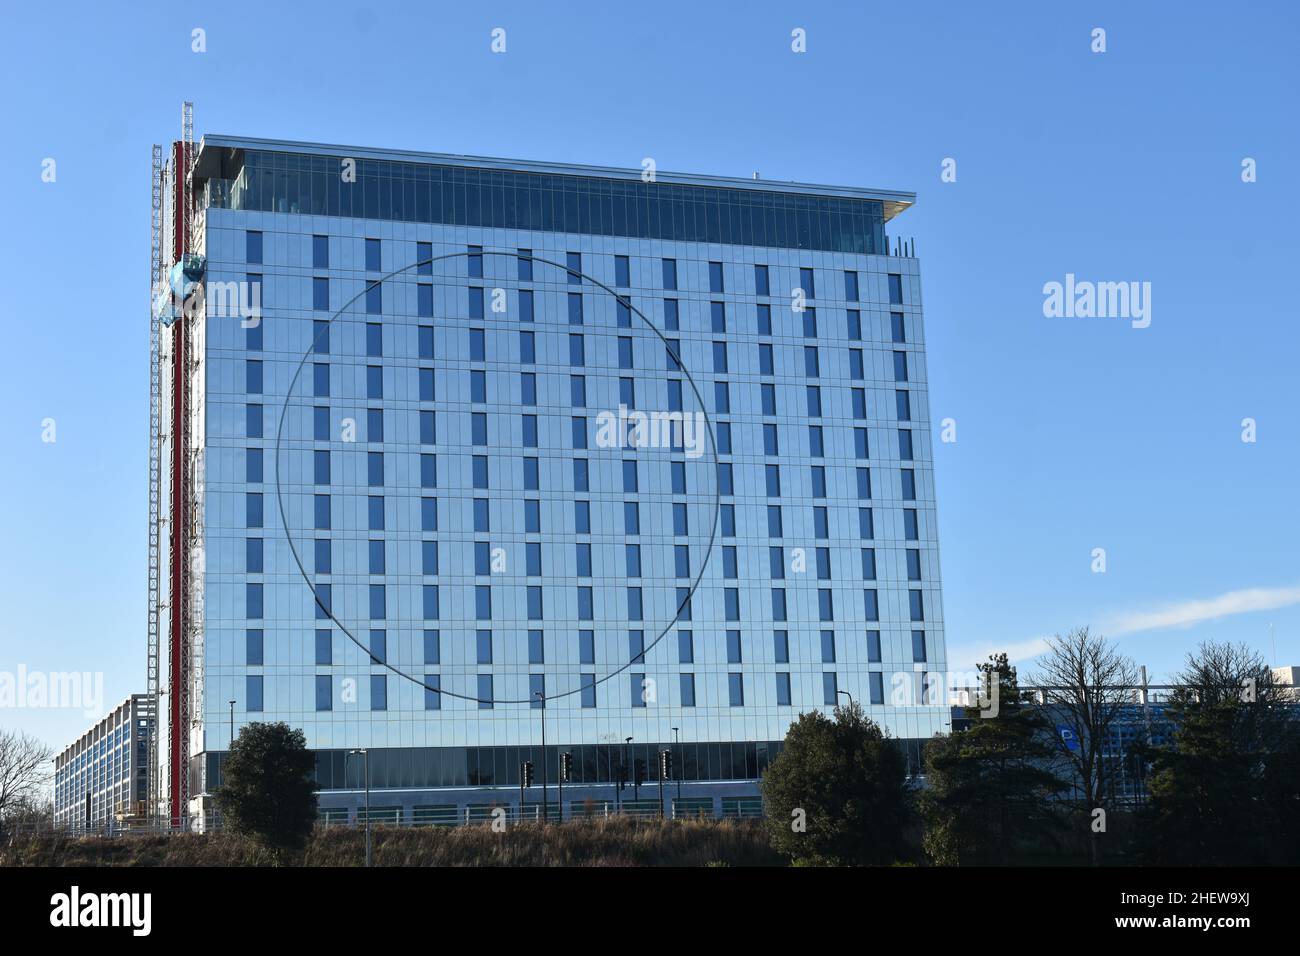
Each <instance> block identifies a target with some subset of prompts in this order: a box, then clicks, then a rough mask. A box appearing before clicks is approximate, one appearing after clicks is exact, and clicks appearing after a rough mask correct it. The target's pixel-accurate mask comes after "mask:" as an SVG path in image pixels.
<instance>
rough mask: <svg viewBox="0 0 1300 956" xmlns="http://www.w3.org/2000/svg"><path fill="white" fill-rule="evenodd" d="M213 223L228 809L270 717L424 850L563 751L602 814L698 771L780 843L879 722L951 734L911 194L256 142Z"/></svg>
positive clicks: (202, 745) (234, 167) (204, 792)
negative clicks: (404, 825)
mask: <svg viewBox="0 0 1300 956" xmlns="http://www.w3.org/2000/svg"><path fill="white" fill-rule="evenodd" d="M193 188H194V189H195V191H196V195H197V196H198V197H199V200H198V201H199V209H198V211H197V213H196V216H197V221H196V223H195V228H194V230H193V231H192V235H194V236H195V237H196V241H195V247H194V249H193V251H194V252H196V253H198V254H199V255H201V256H203V257H204V266H205V269H206V274H205V276H204V278H205V281H206V288H207V319H206V323H205V326H206V328H205V329H204V332H203V338H202V340H201V341H200V342H199V344H198V346H197V347H198V350H199V351H198V353H197V354H198V358H197V361H196V362H195V368H196V369H197V371H196V372H195V373H194V375H195V376H197V379H196V380H197V381H198V386H197V390H196V392H195V395H196V400H195V401H196V404H197V405H198V406H199V407H197V408H195V409H194V412H195V415H196V419H195V420H196V421H198V422H200V423H201V424H200V425H199V426H198V427H197V429H196V436H197V437H196V438H195V446H196V448H198V449H199V450H200V451H201V462H202V465H201V469H202V470H201V481H200V482H199V488H198V491H197V494H198V495H199V501H200V502H201V507H200V509H199V511H200V514H199V516H198V519H197V520H199V521H201V522H202V538H203V549H202V567H201V570H200V571H199V572H198V573H199V580H198V582H197V585H196V586H197V587H198V589H199V590H200V591H201V592H202V600H201V609H202V632H201V635H202V636H201V643H197V644H196V645H195V646H194V647H193V648H192V652H193V654H194V655H195V660H194V680H195V681H196V689H195V693H196V697H195V710H194V714H193V724H194V726H193V728H192V730H193V732H192V734H191V737H190V740H191V746H190V784H189V791H190V794H191V795H192V798H193V799H192V801H191V804H190V806H191V808H192V809H193V810H196V811H197V810H203V809H205V808H206V807H207V806H208V800H209V795H210V793H211V791H212V789H213V787H214V786H215V785H217V784H218V782H219V779H220V773H221V766H222V757H223V754H224V752H225V751H226V749H227V747H228V746H229V742H230V734H231V728H232V727H233V728H234V730H235V732H236V733H237V732H238V730H239V728H240V727H241V726H244V725H246V724H247V723H249V722H251V721H273V720H274V721H284V722H286V723H288V724H290V725H292V726H294V727H299V728H301V729H302V730H303V731H304V733H305V734H306V738H307V741H308V744H309V746H310V747H311V748H312V749H313V750H314V751H315V752H316V755H317V778H318V782H319V784H320V787H321V806H322V811H323V813H325V815H326V816H327V817H331V818H335V819H344V818H347V816H348V814H349V812H355V810H356V808H357V807H358V805H359V804H360V802H361V795H360V791H361V787H362V766H363V765H362V760H361V758H360V756H359V755H357V756H354V757H352V758H351V759H349V751H353V750H359V749H364V750H366V751H367V759H368V763H369V773H370V783H371V788H372V797H371V802H372V805H373V806H374V807H375V810H374V813H375V816H376V817H377V818H388V819H393V818H396V817H398V816H400V817H401V818H402V819H403V820H408V821H415V822H438V821H444V820H448V819H451V818H453V817H455V816H460V817H464V816H465V815H469V816H470V817H471V818H472V817H473V816H474V815H475V814H482V813H484V812H486V808H488V807H490V806H491V805H493V804H495V803H502V804H510V803H513V802H516V801H517V800H518V784H519V774H520V764H521V762H522V761H524V760H529V759H531V760H532V761H533V763H534V765H535V774H536V780H537V782H538V783H540V781H541V779H542V776H543V766H542V759H543V757H542V750H541V746H540V744H541V739H542V733H543V722H545V737H546V741H547V764H546V767H545V772H546V775H547V777H548V778H549V780H550V782H551V784H552V789H551V791H550V796H551V800H552V802H554V800H555V799H556V795H555V790H554V783H555V781H556V778H557V773H558V763H559V754H561V753H566V752H567V753H569V754H571V755H572V760H573V774H572V778H571V780H570V782H569V783H568V784H566V788H565V803H566V808H565V811H566V814H567V813H569V812H580V811H582V810H584V809H585V810H590V809H591V808H592V807H595V808H596V809H597V810H599V809H600V808H601V807H602V806H604V805H605V804H606V803H607V802H608V803H612V802H613V801H615V800H623V801H629V802H630V801H637V800H642V801H643V800H644V799H646V798H649V797H651V796H657V790H656V789H645V787H646V786H650V787H652V788H654V787H655V785H656V782H657V779H658V764H659V759H658V753H659V751H661V750H669V751H670V752H672V754H673V771H674V776H675V777H680V778H681V796H680V801H681V803H680V804H679V809H689V810H694V811H699V810H709V811H713V812H723V811H724V810H725V811H726V812H728V813H732V812H742V813H743V812H747V811H749V810H752V809H753V808H754V807H755V800H756V795H757V793H758V790H757V779H758V777H759V776H760V774H761V772H762V770H763V769H764V767H765V766H766V764H767V763H768V761H770V760H771V759H772V757H773V756H774V755H775V754H776V753H777V752H778V751H779V748H780V741H781V740H782V738H783V736H784V734H785V732H786V730H787V728H788V726H789V725H790V723H791V721H792V720H794V719H795V718H796V717H797V716H798V715H799V714H800V713H801V712H805V711H808V710H812V709H818V710H827V711H829V709H830V708H832V707H833V706H834V705H835V704H836V703H843V702H844V701H845V700H846V699H847V697H849V696H851V697H852V698H853V699H854V700H856V701H857V702H859V703H860V704H862V705H863V706H864V707H865V708H866V709H867V711H868V713H869V714H870V716H871V717H872V718H873V719H875V720H877V721H879V722H880V723H881V724H883V725H884V726H885V727H886V728H887V729H888V731H889V732H890V733H891V734H892V735H894V736H895V737H897V738H899V739H900V741H902V742H903V743H902V744H901V745H902V746H905V747H907V749H908V751H909V753H910V754H911V755H912V756H913V758H915V754H916V752H917V748H916V746H915V744H916V742H918V741H920V740H922V739H924V738H927V737H929V736H931V735H932V734H934V733H935V732H937V731H940V730H943V729H945V728H946V727H947V725H948V708H947V706H946V704H947V701H946V700H940V699H937V695H935V699H929V698H927V697H926V695H925V687H926V676H925V675H926V674H928V673H938V672H942V671H944V670H945V668H946V663H945V651H944V636H943V608H942V602H941V597H940V583H939V555H938V541H937V536H936V517H935V496H934V475H933V468H932V458H931V445H930V437H929V423H930V409H929V402H928V398H927V388H926V365H925V356H924V344H925V336H924V327H923V324H922V318H921V287H920V277H919V272H918V267H917V262H916V260H915V258H912V257H910V256H907V255H890V254H889V251H890V250H889V249H888V248H887V243H888V242H889V240H888V239H887V238H886V227H887V225H888V223H889V222H890V220H891V219H892V218H893V217H894V216H896V215H898V214H899V213H900V212H902V211H903V210H905V209H906V208H907V207H908V205H909V204H910V203H911V202H912V201H913V199H914V197H913V195H912V194H909V193H899V192H889V191H879V190H868V189H858V188H845V187H826V186H808V185H801V184H793V183H776V182H767V181H762V180H758V179H754V180H747V179H728V178H720V177H712V176H697V175H678V174H668V173H658V174H657V175H651V174H649V173H644V172H643V171H642V170H621V169H607V168H594V167H583V166H564V165H553V164H545V163H535V162H525V161H513V160H497V159H479V158H470V157H464V156H448V155H436V154H426V153H406V152H391V151H385V150H377V149H359V148H351V147H337V146H325V145H315V144H304V143H292V142H279V141H268V140H256V139H245V138H235V137H225V136H208V137H206V138H205V139H204V140H203V141H202V143H201V144H199V148H198V151H197V157H196V159H195V163H194V175H193ZM895 251H896V252H897V251H900V250H897V249H896V250H895ZM901 251H906V250H901ZM236 304H242V306H243V307H242V308H235V307H234V306H235V305H236ZM259 305H260V308H258V306H259ZM231 701H234V705H233V718H232V716H231V704H230V702H231ZM166 736H167V735H166V734H161V735H160V738H161V739H164V740H165V739H166ZM629 738H630V739H629ZM620 778H622V779H625V780H626V781H627V788H626V789H625V790H623V791H622V792H621V793H620V792H619V790H618V788H617V786H616V783H617V781H619V780H620ZM641 781H645V782H642V783H641V787H640V788H639V789H638V788H637V787H636V786H635V784H637V783H638V782H641ZM670 795H671V796H672V797H673V798H674V799H676V798H677V797H678V793H677V785H676V783H674V784H673V785H672V789H671V790H670ZM529 799H530V800H532V801H536V800H538V799H540V797H539V795H538V791H537V788H536V787H534V788H533V790H532V791H531V792H530V794H529ZM640 805H641V804H640V803H638V804H637V806H640Z"/></svg>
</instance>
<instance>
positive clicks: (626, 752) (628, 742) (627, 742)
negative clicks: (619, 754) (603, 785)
mask: <svg viewBox="0 0 1300 956" xmlns="http://www.w3.org/2000/svg"><path fill="white" fill-rule="evenodd" d="M631 753H632V738H631V737H627V738H625V739H624V740H623V776H624V777H626V776H627V775H628V774H631V773H632V764H631V762H630V761H631V759H632V757H631ZM623 786H624V785H623V784H622V783H621V782H620V789H622V787H623Z"/></svg>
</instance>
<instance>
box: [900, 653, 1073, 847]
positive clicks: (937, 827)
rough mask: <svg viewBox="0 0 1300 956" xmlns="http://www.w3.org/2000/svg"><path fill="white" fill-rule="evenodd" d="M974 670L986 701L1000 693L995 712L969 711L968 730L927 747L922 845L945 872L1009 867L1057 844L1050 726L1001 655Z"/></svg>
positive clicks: (1061, 785)
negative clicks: (1031, 852)
mask: <svg viewBox="0 0 1300 956" xmlns="http://www.w3.org/2000/svg"><path fill="white" fill-rule="evenodd" d="M979 670H980V672H981V674H982V675H983V677H984V680H985V681H986V682H987V683H986V684H985V686H986V687H988V688H990V694H989V698H990V700H992V699H993V698H992V693H991V689H992V688H993V687H996V688H997V696H996V701H997V708H996V712H994V711H993V708H992V707H991V706H990V707H988V708H987V711H988V712H986V711H984V710H981V708H980V707H970V708H967V710H966V716H967V718H968V719H969V721H970V726H969V729H966V730H958V731H954V732H953V733H952V734H949V735H944V734H940V735H938V736H936V737H935V739H934V740H932V741H930V742H929V744H928V745H927V747H926V757H925V767H926V789H925V791H924V792H923V793H922V794H921V796H920V807H921V817H922V820H923V821H924V825H925V832H924V836H923V838H922V843H923V845H924V847H925V851H926V853H928V854H929V856H930V858H931V859H932V860H933V861H934V862H935V863H937V864H940V865H942V866H959V865H999V866H1006V865H1007V864H1009V863H1011V862H1013V861H1014V860H1015V858H1016V856H1017V854H1018V852H1019V851H1022V850H1025V849H1029V848H1032V847H1041V846H1044V845H1046V844H1049V843H1054V842H1055V841H1056V838H1057V836H1058V835H1059V833H1060V832H1061V830H1062V827H1063V821H1062V820H1061V817H1060V815H1059V813H1058V808H1057V807H1055V806H1054V805H1053V800H1054V798H1055V797H1056V795H1057V794H1059V793H1060V792H1061V791H1063V790H1064V789H1065V788H1066V783H1065V781H1063V780H1061V779H1060V778H1059V777H1057V776H1056V775H1055V774H1053V773H1052V772H1051V770H1050V769H1049V767H1050V766H1051V763H1052V760H1053V758H1054V756H1055V752H1056V751H1055V748H1054V747H1053V746H1052V745H1051V744H1050V743H1049V742H1048V738H1049V737H1050V735H1051V734H1052V727H1051V726H1050V725H1049V723H1048V721H1047V720H1046V719H1045V717H1044V716H1043V714H1042V712H1041V711H1040V709H1039V708H1037V707H1034V706H1032V705H1030V704H1027V703H1026V702H1025V701H1024V700H1023V699H1022V696H1021V693H1020V689H1019V685H1018V684H1017V680H1016V670H1015V668H1014V667H1012V666H1011V665H1010V664H1009V663H1008V662H1007V655H1006V654H996V655H991V656H990V657H989V660H988V662H987V663H985V664H981V665H980V667H979Z"/></svg>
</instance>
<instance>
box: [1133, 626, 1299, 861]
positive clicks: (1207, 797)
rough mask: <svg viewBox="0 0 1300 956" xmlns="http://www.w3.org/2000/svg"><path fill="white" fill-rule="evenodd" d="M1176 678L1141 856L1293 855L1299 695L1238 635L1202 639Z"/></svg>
mask: <svg viewBox="0 0 1300 956" xmlns="http://www.w3.org/2000/svg"><path fill="white" fill-rule="evenodd" d="M1178 683H1179V685H1180V687H1179V689H1178V690H1177V691H1176V692H1175V693H1174V696H1173V699H1172V701H1171V702H1170V704H1169V714H1170V717H1171V719H1172V721H1173V724H1174V727H1175V729H1174V732H1173V735H1172V742H1171V744H1170V745H1169V746H1167V747H1163V748H1159V749H1156V750H1155V751H1153V753H1154V760H1153V771H1152V775H1151V788H1150V789H1151V800H1150V803H1149V805H1148V807H1147V809H1146V812H1145V813H1144V816H1143V826H1142V829H1141V831H1140V834H1141V846H1142V853H1143V856H1144V857H1145V858H1146V859H1147V860H1148V861H1150V862H1152V863H1161V864H1170V865H1199V866H1216V865H1217V866H1223V865H1258V864H1266V863H1286V862H1289V863H1295V862H1297V857H1298V854H1300V849H1298V848H1300V838H1298V837H1300V834H1298V828H1300V722H1298V721H1297V714H1296V704H1295V702H1294V701H1291V700H1290V699H1289V698H1288V696H1287V691H1286V689H1284V688H1282V687H1280V686H1279V685H1277V684H1276V683H1274V681H1273V676H1272V671H1271V670H1270V669H1269V668H1268V666H1267V665H1266V664H1265V662H1264V660H1263V659H1262V658H1261V657H1260V656H1259V655H1258V654H1256V653H1255V652H1254V651H1252V650H1250V649H1249V648H1247V647H1245V646H1244V645H1232V644H1220V643H1205V644H1202V645H1201V646H1200V647H1199V648H1198V649H1197V651H1196V652H1195V653H1194V654H1190V655H1188V661H1187V667H1186V669H1185V670H1184V671H1183V673H1182V674H1180V675H1179V677H1178Z"/></svg>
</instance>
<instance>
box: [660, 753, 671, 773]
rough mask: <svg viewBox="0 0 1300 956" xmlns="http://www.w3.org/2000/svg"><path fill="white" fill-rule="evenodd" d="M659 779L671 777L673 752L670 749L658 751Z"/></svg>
mask: <svg viewBox="0 0 1300 956" xmlns="http://www.w3.org/2000/svg"><path fill="white" fill-rule="evenodd" d="M659 779H660V780H671V779H673V752H672V751H671V750H661V751H659Z"/></svg>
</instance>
